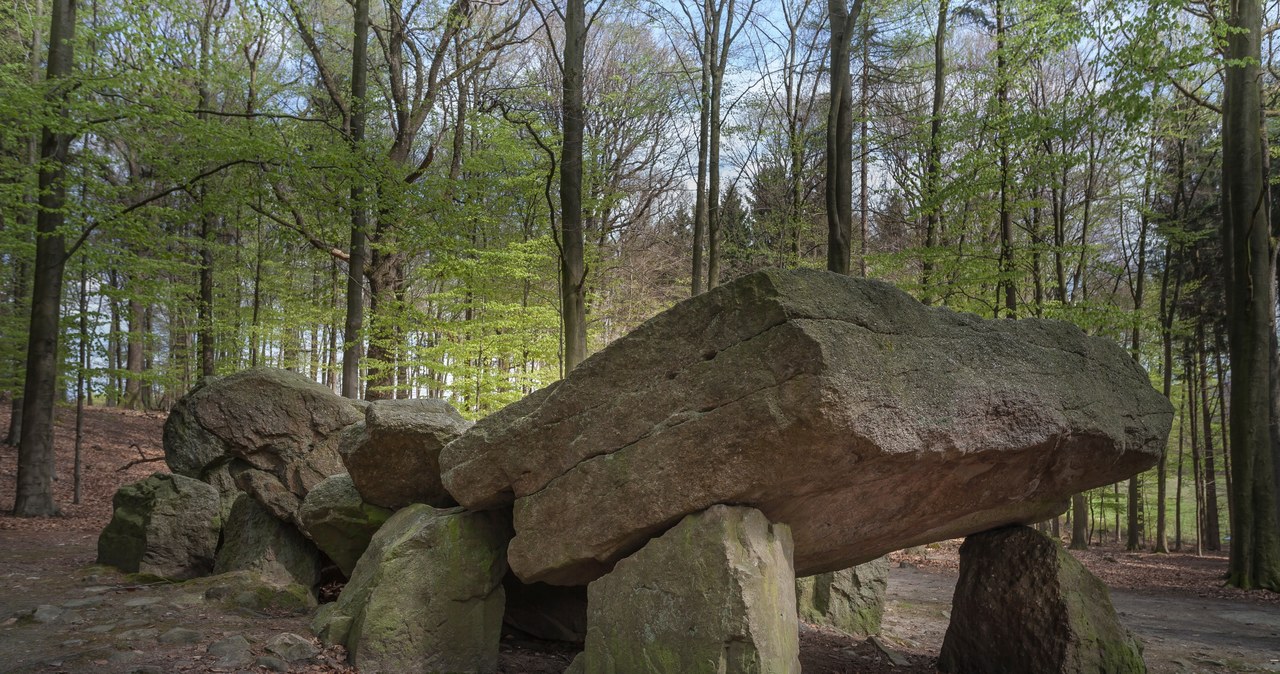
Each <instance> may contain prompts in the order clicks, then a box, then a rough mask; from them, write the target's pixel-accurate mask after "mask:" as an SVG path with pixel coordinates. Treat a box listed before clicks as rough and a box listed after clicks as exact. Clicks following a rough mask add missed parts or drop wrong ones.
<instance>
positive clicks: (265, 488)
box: [164, 368, 361, 521]
mask: <svg viewBox="0 0 1280 674" xmlns="http://www.w3.org/2000/svg"><path fill="white" fill-rule="evenodd" d="M360 414H361V413H360V409H359V407H358V406H357V405H356V404H355V403H353V402H352V401H350V400H347V399H345V398H342V397H339V396H337V395H335V394H334V393H333V392H332V391H330V390H329V389H327V388H325V387H324V386H321V385H320V384H317V383H315V382H313V381H311V380H310V379H307V378H306V377H304V376H302V375H300V374H296V373H294V372H288V371H286V370H273V369H268V368H256V369H252V370H244V371H242V372H237V373H235V374H231V375H227V376H225V377H217V378H207V379H203V380H201V382H200V383H199V384H197V385H196V386H195V387H194V388H193V389H191V391H190V392H189V393H187V395H185V396H183V397H182V398H181V399H180V400H178V402H177V404H176V405H174V408H173V411H171V412H170V413H169V418H168V419H167V420H166V421H165V424H164V456H165V462H166V463H167V464H169V469H170V470H172V471H173V472H175V473H178V474H180V475H186V476H187V477H194V478H196V479H199V480H203V481H205V482H208V483H210V484H212V485H214V486H215V487H217V488H218V490H219V491H220V492H221V493H222V506H223V513H224V514H225V513H227V512H229V511H230V508H231V504H232V503H233V502H234V501H235V499H236V495H237V493H238V492H240V491H244V492H248V493H250V494H252V495H253V496H254V498H256V499H257V500H258V502H259V503H261V504H262V505H264V506H266V507H267V508H268V509H270V510H271V512H272V513H273V514H274V515H275V516H276V517H279V518H281V519H295V518H296V514H297V512H296V511H297V508H298V505H299V504H300V503H301V502H302V498H303V497H304V496H306V495H307V492H308V491H309V490H310V489H311V488H312V487H314V486H315V485H316V484H317V483H319V482H320V481H321V480H323V479H325V478H326V477H329V476H330V475H336V474H338V473H342V472H345V471H344V469H343V467H342V460H341V458H340V457H339V456H338V441H339V439H340V435H341V431H342V430H343V429H344V428H346V427H348V426H350V425H351V424H354V423H356V422H357V421H359V420H360ZM295 521H296V520H295Z"/></svg>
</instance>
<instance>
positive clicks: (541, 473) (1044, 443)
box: [440, 270, 1173, 585]
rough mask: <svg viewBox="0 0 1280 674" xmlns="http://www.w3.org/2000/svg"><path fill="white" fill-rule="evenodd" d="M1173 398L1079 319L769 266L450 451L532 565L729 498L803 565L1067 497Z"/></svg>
mask: <svg viewBox="0 0 1280 674" xmlns="http://www.w3.org/2000/svg"><path fill="white" fill-rule="evenodd" d="M1172 413H1173V410H1172V408H1171V406H1170V405H1169V403H1168V401H1166V400H1165V399H1164V397H1163V396H1161V395H1160V394H1159V393H1158V392H1157V391H1155V390H1154V389H1153V388H1152V386H1151V383H1150V381H1149V379H1148V377H1147V375H1146V373H1145V372H1143V371H1142V369H1141V368H1140V367H1139V366H1138V365H1137V364H1135V363H1134V361H1133V360H1132V358H1130V356H1129V354H1128V353H1127V352H1126V351H1125V350H1124V349H1123V348H1121V347H1120V346H1118V345H1117V344H1116V343H1114V342H1112V341H1110V340H1107V339H1102V338H1094V337H1089V336H1087V335H1085V334H1084V333H1083V332H1081V331H1080V330H1079V329H1078V328H1076V327H1075V326H1072V325H1070V324H1067V323H1063V322H1059V321H1049V320H1037V319H1025V320H1019V321H1008V320H1000V321H993V320H984V319H981V318H979V317H977V316H973V315H970V314H960V313H956V312H954V311H951V310H948V309H945V308H930V307H925V306H923V305H921V304H920V303H918V302H916V301H915V300H913V299H912V298H911V297H909V296H908V295H906V294H905V293H903V292H901V291H899V290H897V289H895V288H893V287H892V286H890V285H888V284H886V283H881V282H877V281H869V280H864V279H856V278H850V277H846V276H841V275H837V274H832V273H828V272H819V271H806V270H794V271H776V270H775V271H765V272H759V273H756V274H751V275H749V276H746V277H743V278H741V279H739V280H737V281H735V282H733V283H730V284H727V285H724V286H721V287H719V288H716V289H715V290H713V291H711V292H708V293H705V294H703V295H700V296H698V297H695V298H692V299H689V300H686V301H684V302H681V303H680V304H678V305H676V306H675V307H673V308H671V309H670V310H668V311H666V312H663V313H662V314H659V315H658V316H656V317H654V318H653V319H651V320H649V321H648V322H646V323H645V324H643V325H642V326H640V327H639V328H637V329H636V330H635V331H633V332H632V333H631V334H629V335H627V336H625V337H623V338H622V339H619V340H618V341H616V342H614V343H613V344H612V345H610V346H609V347H608V348H606V349H604V350H603V351H601V352H599V353H597V354H595V355H594V356H592V357H591V358H588V359H587V360H586V361H585V362H583V363H582V364H581V365H579V366H578V367H577V368H575V369H574V370H573V371H572V372H571V373H570V374H569V376H568V377H566V378H565V379H564V380H562V381H560V382H558V383H556V384H553V385H551V386H549V387H547V388H545V389H542V390H540V391H537V392H535V393H534V394H532V395H530V396H528V397H526V398H525V399H524V400H521V401H519V402H517V403H515V404H512V405H510V406H508V407H506V408H504V409H503V410H501V411H499V412H497V413H495V414H493V415H491V416H489V417H488V418H486V419H483V420H482V421H480V422H479V423H478V424H476V426H474V427H473V428H472V429H471V430H469V431H468V432H467V433H465V434H464V435H463V436H462V437H460V438H459V439H457V440H455V441H453V442H452V443H450V444H449V445H448V446H446V447H445V449H444V450H443V451H442V452H441V455H440V464H441V468H442V469H443V471H444V472H443V483H444V486H445V487H446V488H447V489H448V490H449V492H450V493H451V494H452V495H453V496H454V497H455V498H456V499H457V500H458V502H460V503H461V504H462V505H464V506H466V507H468V508H472V509H482V508H495V507H500V506H504V505H506V504H512V503H514V526H515V530H516V537H515V538H514V539H513V541H512V542H511V546H510V548H509V551H508V555H509V561H510V564H511V568H512V570H513V571H514V572H515V573H516V574H517V575H518V576H520V578H521V579H522V580H524V581H525V582H534V581H543V582H547V583H552V584H561V585H580V584H584V583H587V582H590V581H591V580H593V579H595V578H598V577H599V576H600V575H602V574H604V573H606V572H607V571H608V570H609V569H611V568H612V567H613V565H614V563H616V562H617V561H618V560H619V559H622V558H623V557H626V556H627V555H629V554H631V553H632V552H634V551H636V550H638V549H639V548H640V547H641V546H643V545H644V544H645V543H646V542H647V541H648V540H649V539H650V538H652V537H653V536H655V535H658V534H660V533H662V532H663V531H665V530H666V529H668V528H669V527H671V526H672V525H674V524H675V523H676V522H678V521H680V519H681V518H683V517H684V516H685V515H688V514H691V513H695V512H699V511H701V510H704V509H706V508H708V507H710V506H712V505H714V504H717V503H733V504H740V505H749V506H752V507H755V508H758V509H759V510H761V511H762V512H763V513H764V514H765V516H766V517H768V518H769V520H770V521H772V522H779V523H785V524H787V525H789V526H790V527H791V529H792V533H793V536H794V540H795V565H796V573H797V574H798V575H801V576H807V575H813V574H816V573H822V572H825V571H835V570H839V569H843V568H847V567H850V566H853V565H855V564H860V563H863V562H868V561H871V560H872V559H875V558H877V557H879V556H881V555H884V554H886V553H888V552H891V551H893V550H897V549H901V548H904V547H907V546H910V545H919V544H923V543H928V542H932V541H936V540H941V539H946V538H953V537H957V536H963V535H965V534H969V533H974V532H977V531H983V530H986V529H991V528H993V527H996V526H1000V525H1004V524H1011V523H1025V522H1034V521H1039V520H1043V519H1046V518H1048V517H1051V516H1053V515H1055V514H1057V513H1060V512H1062V510H1064V509H1065V507H1066V502H1067V499H1068V498H1069V497H1070V495H1071V494H1073V493H1076V492H1079V491H1082V490H1084V489H1089V488H1092V487H1096V486H1099V485H1103V484H1110V483H1112V482H1116V481H1117V480H1121V479H1124V478H1126V477H1128V476H1130V475H1133V474H1134V473H1137V472H1139V471H1141V470H1144V469H1146V468H1148V467H1150V466H1152V465H1154V464H1155V463H1156V461H1157V460H1158V459H1159V457H1160V455H1161V453H1162V452H1163V451H1164V446H1165V440H1166V438H1167V436H1168V431H1169V425H1170V422H1171V420H1172Z"/></svg>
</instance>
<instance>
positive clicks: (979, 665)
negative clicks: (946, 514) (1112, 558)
mask: <svg viewBox="0 0 1280 674" xmlns="http://www.w3.org/2000/svg"><path fill="white" fill-rule="evenodd" d="M938 668H939V669H940V670H942V671H945V672H954V673H969V672H972V673H974V674H978V673H981V674H1001V673H1003V672H1008V673H1010V674H1017V673H1021V672H1046V673H1052V672H1060V673H1061V674H1075V673H1077V672H1106V673H1107V674H1140V673H1142V672H1145V671H1146V665H1145V663H1144V662H1143V660H1142V647H1141V646H1140V645H1139V644H1138V642H1137V641H1136V640H1135V639H1134V638H1133V636H1132V635H1131V634H1129V632H1128V630H1126V629H1125V628H1124V626H1123V625H1121V624H1120V620H1119V618H1118V617H1117V616H1116V612H1115V609H1114V608H1113V607H1112V605H1111V596H1110V594H1108V592H1107V587H1106V586H1105V585H1103V584H1102V581H1100V580H1098V578H1097V577H1096V576H1094V575H1093V574H1092V573H1089V570H1088V569H1086V568H1085V567H1084V565H1082V564H1080V562H1078V561H1076V559H1075V557H1072V556H1071V553H1069V552H1067V551H1066V550H1064V549H1063V548H1062V546H1061V545H1059V544H1058V542H1057V541H1054V540H1051V539H1049V538H1048V537H1046V536H1044V535H1043V534H1040V533H1039V532H1037V531H1035V530H1034V529H1031V528H1029V527H1025V526H1015V527H1005V528H1002V529H995V530H993V531H986V532H983V533H980V534H975V535H972V536H969V537H968V538H966V539H965V541H964V545H962V546H960V580H959V582H958V583H957V584H956V593H955V598H954V600H953V602H952V608H951V624H950V626H948V627H947V635H946V637H945V639H944V640H943V642H942V653H941V655H940V656H939V658H938Z"/></svg>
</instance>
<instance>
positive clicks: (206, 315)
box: [196, 0, 218, 377]
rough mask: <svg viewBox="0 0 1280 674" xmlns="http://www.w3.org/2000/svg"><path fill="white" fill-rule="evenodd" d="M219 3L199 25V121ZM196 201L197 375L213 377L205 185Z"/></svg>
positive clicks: (208, 100)
mask: <svg viewBox="0 0 1280 674" xmlns="http://www.w3.org/2000/svg"><path fill="white" fill-rule="evenodd" d="M217 5H218V3H215V2H210V1H209V0H206V1H205V3H204V17H203V21H202V22H201V24H200V83H199V86H198V89H199V92H200V110H201V112H199V113H197V117H198V118H199V119H200V120H201V121H205V120H207V119H208V113H206V112H204V111H205V110H209V109H210V108H212V106H213V95H212V93H211V92H210V89H209V67H210V51H211V50H212V44H210V42H211V38H212V36H211V33H212V28H213V21H214V14H215V11H216V7H217ZM196 193H197V195H198V201H199V202H201V208H200V211H201V213H200V301H199V302H198V304H197V309H196V320H197V322H198V323H199V325H198V326H197V329H196V340H197V341H198V342H199V344H200V374H201V376H204V377H212V376H213V375H214V373H215V372H216V367H215V363H216V358H215V355H214V347H213V343H214V337H213V334H214V332H213V244H214V238H215V235H214V224H215V223H214V217H213V215H212V214H210V213H209V212H208V209H207V208H206V207H205V205H204V203H203V202H204V200H205V194H206V189H205V186H204V185H200V186H199V187H198V188H197V191H196Z"/></svg>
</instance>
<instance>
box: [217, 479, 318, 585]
mask: <svg viewBox="0 0 1280 674" xmlns="http://www.w3.org/2000/svg"><path fill="white" fill-rule="evenodd" d="M213 570H214V573H227V572H230V571H245V570H249V571H256V572H258V573H259V574H261V575H262V576H264V577H266V578H268V579H270V580H271V581H273V582H274V583H276V584H280V585H288V584H294V583H296V584H298V585H301V586H303V587H306V588H310V587H312V586H314V585H315V584H316V583H317V582H318V581H319V580H320V551H319V550H318V549H317V548H316V546H315V544H313V543H312V542H311V541H309V540H307V539H306V537H305V536H303V535H302V533H301V532H299V531H298V530H297V529H296V528H295V527H294V526H293V525H292V524H291V523H289V522H285V521H282V520H279V519H276V517H275V516H273V515H272V514H271V513H270V512H268V511H267V509H266V508H265V507H263V506H262V504H260V503H258V502H257V501H256V500H255V499H254V498H253V497H252V496H250V495H248V494H241V495H240V497H239V498H237V499H236V501H235V504H234V505H233V506H232V508H231V516H230V517H229V518H228V519H227V524H226V526H225V527H224V528H223V541H222V548H221V549H220V550H218V557H217V560H216V562H215V564H214V569H213Z"/></svg>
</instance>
